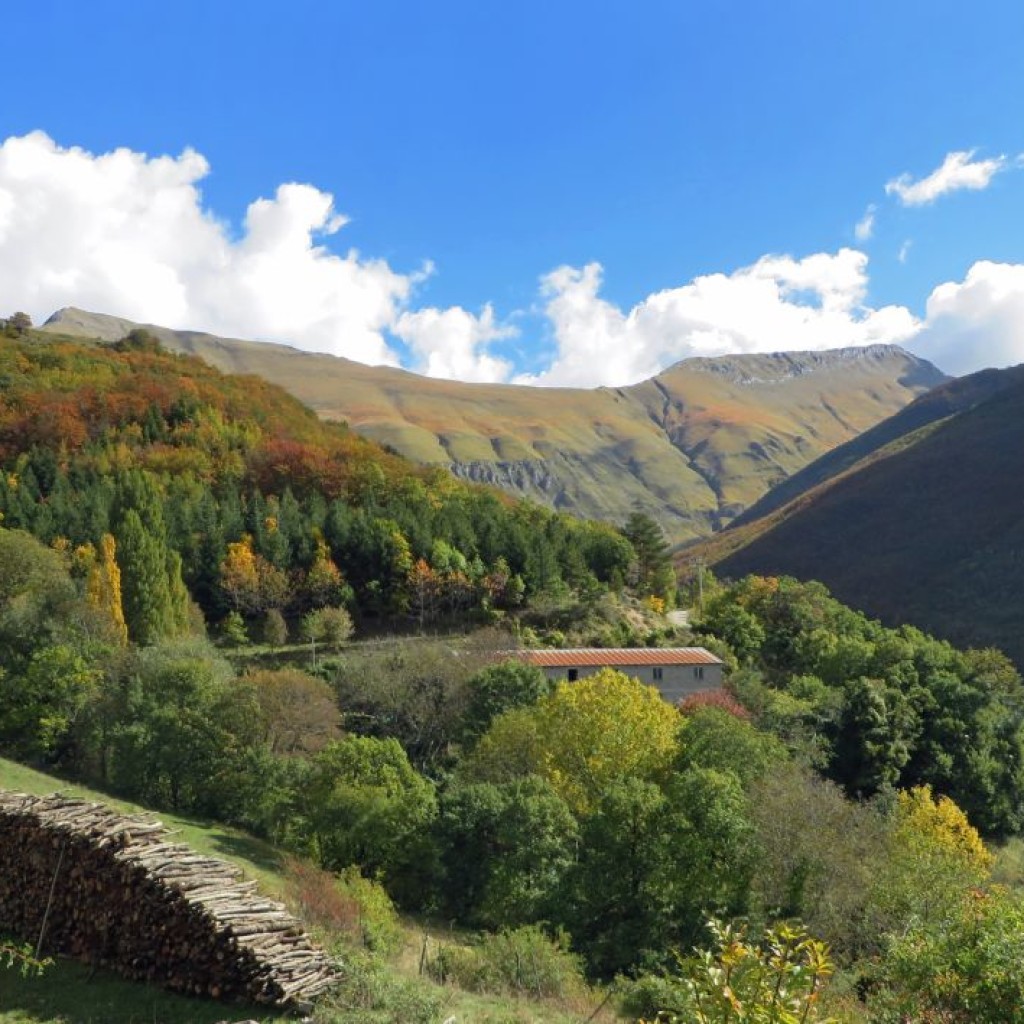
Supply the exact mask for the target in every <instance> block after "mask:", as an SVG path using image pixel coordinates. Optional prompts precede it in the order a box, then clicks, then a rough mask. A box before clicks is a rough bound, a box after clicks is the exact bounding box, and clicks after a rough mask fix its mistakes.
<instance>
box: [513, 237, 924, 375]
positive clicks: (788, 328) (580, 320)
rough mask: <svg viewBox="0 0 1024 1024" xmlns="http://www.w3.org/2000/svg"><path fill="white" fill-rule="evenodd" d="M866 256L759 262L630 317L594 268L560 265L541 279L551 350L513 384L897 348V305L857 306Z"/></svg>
mask: <svg viewBox="0 0 1024 1024" xmlns="http://www.w3.org/2000/svg"><path fill="white" fill-rule="evenodd" d="M867 263H868V258H867V256H866V255H865V254H864V253H862V252H859V251H857V250H855V249H840V250H839V252H837V253H815V254H813V255H811V256H807V257H805V258H803V259H794V258H793V257H790V256H765V257H763V258H762V259H760V260H758V261H757V262H756V263H754V264H753V265H751V266H749V267H743V268H741V269H740V270H737V271H735V272H734V273H732V274H708V275H705V276H701V277H697V278H695V279H694V280H693V281H692V282H690V283H689V284H686V285H683V286H682V287H679V288H671V289H667V290H665V291H661V292H657V293H655V294H653V295H649V296H648V297H647V298H645V299H644V300H643V301H641V302H640V303H638V304H637V305H636V306H634V307H633V308H632V309H630V310H629V311H628V312H623V311H622V310H621V309H619V307H618V306H616V305H614V304H613V303H611V302H608V301H607V300H606V299H604V298H602V297H601V296H600V294H599V291H600V287H601V278H602V268H601V266H600V264H597V263H591V264H588V265H587V266H585V267H583V268H574V267H560V268H559V269H557V270H555V271H553V272H552V273H550V274H548V275H546V276H545V277H544V278H543V279H542V290H543V293H544V295H545V297H546V300H547V304H546V307H545V311H546V314H547V316H548V318H549V320H550V322H551V326H552V330H553V333H554V339H555V344H556V349H557V351H556V353H555V356H554V358H553V361H552V363H551V365H550V367H549V368H548V369H547V370H545V371H543V372H541V373H539V374H535V375H531V376H523V377H520V378H518V379H519V381H520V382H522V383H533V384H545V385H598V384H606V385H622V384H629V383H633V382H635V381H638V380H642V379H644V378H645V377H649V376H651V375H652V374H654V373H657V372H658V371H659V370H661V369H663V368H664V367H665V366H667V365H669V364H671V363H673V362H676V361H677V360H679V359H684V358H686V357H689V356H710V355H721V354H723V353H728V352H778V351H785V350H787V349H788V350H801V349H824V348H838V347H842V346H848V345H867V344H871V343H874V342H900V341H904V340H906V339H908V338H910V337H912V336H913V335H914V334H915V333H916V332H917V330H918V329H919V324H918V322H917V320H916V319H915V317H914V316H913V315H912V314H911V313H910V311H909V310H908V309H906V308H905V307H903V306H885V307H882V308H880V309H872V308H870V307H868V306H865V305H864V296H865V294H866V289H867V283H868V279H867Z"/></svg>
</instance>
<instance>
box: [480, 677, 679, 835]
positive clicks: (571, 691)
mask: <svg viewBox="0 0 1024 1024" xmlns="http://www.w3.org/2000/svg"><path fill="white" fill-rule="evenodd" d="M680 723H681V719H680V716H679V713H678V712H677V711H676V710H675V708H673V707H672V706H671V705H669V704H667V703H666V702H665V701H664V700H663V699H662V697H661V695H660V694H659V693H658V691H657V689H655V687H653V686H644V685H643V683H641V682H639V681H638V680H636V679H631V678H630V677H629V676H627V675H624V674H623V673H622V672H616V671H614V670H613V669H601V671H600V672H597V673H595V674H594V675H592V676H589V677H587V678H586V679H582V680H580V681H579V682H574V683H559V684H558V686H557V687H556V688H555V691H554V692H553V693H552V694H551V695H550V696H547V697H543V698H541V700H540V701H539V702H538V703H537V704H536V705H534V706H533V707H529V708H517V709H515V710H513V711H508V712H506V713H505V714H503V715H500V716H499V717H498V718H497V719H496V720H495V721H494V723H493V724H492V726H491V728H490V729H489V730H488V732H487V733H486V734H485V735H484V736H483V738H482V739H481V740H480V743H479V744H478V745H477V747H476V749H475V750H474V752H473V755H472V757H471V758H470V759H469V762H468V764H467V767H468V769H469V770H470V771H471V772H473V773H474V774H476V773H479V775H480V776H481V777H485V778H496V777H501V776H502V774H507V772H508V766H509V765H514V766H516V768H518V770H519V771H520V772H522V771H523V770H524V769H525V770H528V771H532V772H535V773H536V774H538V775H541V776H543V777H544V778H546V779H548V781H549V782H550V783H551V785H552V786H553V787H554V789H555V790H556V792H557V793H558V794H559V795H560V796H561V797H562V798H563V799H564V800H565V801H566V803H567V804H568V805H569V806H570V808H572V810H573V811H574V812H575V813H577V814H581V815H585V814H587V813H588V812H589V811H590V810H591V808H592V807H593V806H594V804H595V803H596V802H597V800H598V799H599V798H600V796H601V794H602V793H603V792H604V791H605V790H606V789H607V788H608V786H609V785H610V784H611V783H612V782H614V781H616V780H618V779H623V778H629V777H637V778H642V779H650V780H656V779H657V778H659V777H660V776H662V775H663V774H664V773H665V772H666V771H667V770H668V766H669V764H670V762H671V760H672V757H673V756H674V754H675V752H676V744H677V741H678V738H679V733H680Z"/></svg>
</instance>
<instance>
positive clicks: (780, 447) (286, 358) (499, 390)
mask: <svg viewBox="0 0 1024 1024" xmlns="http://www.w3.org/2000/svg"><path fill="white" fill-rule="evenodd" d="M136 326H138V325H136V324H134V323H132V322H131V321H127V320H122V319H118V318H116V317H110V316H105V315H102V314H93V313H86V312H83V311H81V310H75V309H66V310H61V311H60V312H59V313H57V314H55V315H54V317H53V318H51V321H50V322H49V323H48V324H47V326H46V328H45V329H46V330H48V331H51V332H54V333H61V334H70V335H74V336H78V337H96V338H100V339H102V340H107V341H114V340H116V339H118V338H121V337H123V336H124V335H125V334H126V333H127V332H128V331H129V330H131V329H132V328H133V327H136ZM148 329H150V330H151V331H152V332H153V333H154V334H156V335H157V336H158V337H159V338H160V340H161V342H162V343H163V344H164V345H165V346H166V347H168V348H169V349H171V350H172V351H179V352H188V353H193V354H195V355H199V356H201V357H202V358H203V359H205V360H206V361H207V362H209V363H211V364H213V365H214V366H217V367H218V368H220V369H222V370H226V371H229V372H235V373H255V374H259V375H260V376H263V377H265V378H267V379H269V380H272V381H274V382H275V383H277V384H280V385H281V386H283V387H285V388H286V389H288V390H289V391H291V393H292V394H293V395H295V396H296V397H298V398H299V399H301V400H302V401H303V402H305V403H306V404H307V405H309V406H310V407H312V408H313V409H315V410H316V411H317V413H319V414H320V415H321V416H322V417H325V418H328V419H344V420H347V421H348V422H349V423H350V424H351V425H352V426H353V427H354V428H355V429H356V430H358V431H359V432H360V433H362V434H364V435H365V436H367V437H370V438H372V439H373V440H376V441H379V442H382V443H384V444H387V445H389V446H391V447H392V448H394V449H395V450H397V451H399V452H400V453H401V454H403V455H406V456H408V457H409V458H412V459H414V460H416V461H419V462H422V463H428V464H437V465H444V466H448V467H449V468H450V469H451V470H452V472H453V473H454V474H455V475H456V476H458V477H461V478H463V479H468V480H473V481H477V482H481V483H491V484H496V485H497V486H499V487H502V488H503V489H505V490H506V491H509V492H511V493H513V494H515V495H522V496H526V497H529V498H533V499H535V500H539V501H541V502H543V503H544V504H547V505H548V506H550V507H552V508H556V509H560V510H564V511H569V512H573V513H574V514H577V515H582V516H586V517H591V518H602V519H610V520H612V521H615V522H622V521H624V520H625V519H626V517H627V516H628V515H629V514H630V512H632V511H634V510H636V509H640V510H642V511H645V512H647V513H649V514H650V515H652V516H654V517H655V518H656V519H658V521H659V522H660V523H661V524H662V526H663V527H664V529H665V530H666V532H667V533H668V535H669V537H670V538H671V539H672V540H673V541H676V542H680V541H685V540H688V539H693V538H695V537H700V536H707V535H708V534H709V533H710V532H712V531H713V530H715V529H718V528H719V527H721V526H723V525H725V524H726V523H728V522H729V521H730V520H731V519H732V518H733V517H735V516H736V515H737V514H738V513H739V512H741V511H742V510H743V509H745V508H747V507H748V506H749V505H751V504H752V503H753V502H755V501H757V500H758V498H760V497H761V496H762V495H764V494H765V493H766V492H767V491H768V490H769V488H771V487H774V486H775V485H777V484H778V483H780V482H781V481H783V480H785V479H786V478H787V477H789V476H790V475H792V474H793V473H795V472H797V471H798V470H800V469H802V468H803V467H804V466H805V465H807V464H808V463H809V462H811V461H813V460H814V459H815V458H817V457H818V456H819V455H821V454H823V453H824V452H827V451H829V450H831V449H832V448H834V447H836V446H837V445H840V444H843V443H844V442H846V441H848V440H850V439H851V438H853V437H855V436H856V435H857V434H859V433H861V432H862V431H864V430H866V429H868V428H870V427H872V426H874V425H875V424H876V423H878V422H879V421H880V420H882V419H884V418H885V417H887V416H889V415H891V414H892V413H893V412H895V411H897V410H899V409H901V408H903V407H904V406H905V405H906V404H907V403H908V402H909V401H911V400H912V399H913V398H915V397H916V396H918V395H920V394H922V393H923V392H925V391H927V390H928V389H929V388H931V387H934V386H935V385H937V384H939V383H941V382H942V381H944V380H945V379H946V378H945V377H944V376H943V375H942V374H941V373H940V372H939V371H938V370H936V369H935V367H933V366H932V365H931V364H929V363H926V362H923V361H921V360H919V359H917V358H915V357H914V356H912V355H910V354H908V353H907V352H904V351H903V350H902V349H900V348H898V347H897V346H889V345H875V346H869V347H867V348H857V349H839V350H835V351H831V352H806V353H789V354H781V355H780V354H776V355H759V356H730V357H719V358H710V359H689V360H685V361H684V362H681V363H678V364H676V365H675V366H673V367H670V368H669V369H668V370H666V371H664V372H663V373H661V374H659V375H658V376H657V377H654V378H652V379H651V380H648V381H644V382H642V383H640V384H636V385H633V386H631V387H624V388H598V389H593V390H584V389H572V388H526V387H515V386H511V385H497V384H465V383H460V382H455V381H443V380H435V379H431V378H424V377H420V376H417V375H415V374H412V373H408V372H406V371H404V370H397V369H393V368H389V367H369V366H364V365H363V364H361V363H355V362H352V361H350V360H346V359H341V358H337V357H334V356H327V355H316V354H311V353H306V352H300V351H298V350H296V349H293V348H289V347H287V346H284V345H274V344H267V343H260V342H251V341H238V340H232V339H225V338H217V337H214V336H212V335H207V334H198V333H195V332H188V331H170V330H167V329H164V328H159V327H150V328H148Z"/></svg>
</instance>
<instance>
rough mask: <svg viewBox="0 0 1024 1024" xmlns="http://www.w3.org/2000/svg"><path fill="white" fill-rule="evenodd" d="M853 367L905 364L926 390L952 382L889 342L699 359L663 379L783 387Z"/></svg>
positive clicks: (681, 364)
mask: <svg viewBox="0 0 1024 1024" xmlns="http://www.w3.org/2000/svg"><path fill="white" fill-rule="evenodd" d="M851 364H859V365H862V366H863V365H865V364H868V365H870V364H875V365H877V366H878V367H879V368H883V367H892V366H894V365H895V366H900V365H901V364H903V365H905V366H906V369H907V372H910V373H911V374H912V383H913V384H914V385H924V386H926V387H934V386H936V385H938V384H941V383H942V382H943V381H944V380H947V379H948V378H947V377H946V375H945V374H944V373H942V372H941V371H940V370H939V369H938V368H937V367H935V366H934V365H933V364H931V363H929V362H928V361H927V360H925V359H920V358H918V357H917V356H915V355H912V354H911V353H910V352H908V351H907V350H906V349H904V348H902V347H901V346H899V345H894V344H885V343H875V344H872V345H850V346H847V347H845V348H831V349H818V350H811V351H804V352H744V353H737V354H735V355H722V356H695V357H693V358H691V359H683V360H681V361H680V362H678V363H675V364H674V365H673V366H670V367H669V368H668V369H667V370H664V371H662V373H661V374H659V376H663V375H665V374H670V373H672V372H674V371H676V370H687V371H691V372H697V373H707V374H713V375H715V376H719V377H725V378H727V379H728V380H730V381H732V382H733V383H735V384H740V385H756V384H779V383H781V382H782V381H786V380H793V379H794V378H796V377H804V376H807V375H808V374H812V373H822V372H829V371H832V370H835V369H837V368H841V367H844V366H849V365H851ZM908 383H910V381H908Z"/></svg>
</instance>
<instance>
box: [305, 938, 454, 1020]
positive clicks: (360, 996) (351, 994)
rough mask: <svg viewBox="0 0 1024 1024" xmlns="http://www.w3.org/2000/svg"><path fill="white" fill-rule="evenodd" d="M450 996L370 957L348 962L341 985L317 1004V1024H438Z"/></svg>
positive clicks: (351, 957)
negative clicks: (401, 974) (395, 971)
mask: <svg viewBox="0 0 1024 1024" xmlns="http://www.w3.org/2000/svg"><path fill="white" fill-rule="evenodd" d="M449 998H450V996H449V994H448V993H446V992H445V991H444V990H442V989H438V988H436V987H435V986H434V985H432V984H431V983H430V982H427V981H425V980H421V979H412V978H409V979H406V978H402V977H401V976H400V975H397V974H395V973H394V972H393V971H390V970H389V969H388V968H387V966H386V965H384V964H382V963H380V962H379V961H378V960H377V959H376V958H374V957H371V956H369V955H368V954H365V953H362V954H358V953H357V954H350V955H349V956H348V957H346V959H345V972H344V975H343V977H342V981H341V984H340V985H339V986H338V987H337V988H336V989H334V990H332V992H331V994H330V995H328V996H326V997H325V998H323V999H321V1000H319V1001H318V1003H317V1008H316V1012H315V1014H314V1016H313V1021H314V1022H316V1024H436V1022H437V1021H439V1020H443V1019H444V1018H443V1016H442V1014H443V1010H444V1006H445V1004H446V1003H447V1002H448V1000H449Z"/></svg>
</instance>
